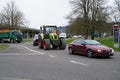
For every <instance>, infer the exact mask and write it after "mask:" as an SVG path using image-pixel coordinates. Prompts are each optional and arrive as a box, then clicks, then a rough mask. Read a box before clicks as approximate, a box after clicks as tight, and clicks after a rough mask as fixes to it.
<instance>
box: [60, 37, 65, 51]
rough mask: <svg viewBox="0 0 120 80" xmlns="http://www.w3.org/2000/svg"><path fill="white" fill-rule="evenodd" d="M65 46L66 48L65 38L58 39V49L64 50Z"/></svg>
mask: <svg viewBox="0 0 120 80" xmlns="http://www.w3.org/2000/svg"><path fill="white" fill-rule="evenodd" d="M65 48H66V43H65V40H64V39H61V40H60V46H59V49H60V50H64V49H65Z"/></svg>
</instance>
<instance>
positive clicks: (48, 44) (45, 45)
mask: <svg viewBox="0 0 120 80" xmlns="http://www.w3.org/2000/svg"><path fill="white" fill-rule="evenodd" d="M43 48H44V49H45V50H49V49H50V40H49V39H44V41H43Z"/></svg>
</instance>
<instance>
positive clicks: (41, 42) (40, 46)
mask: <svg viewBox="0 0 120 80" xmlns="http://www.w3.org/2000/svg"><path fill="white" fill-rule="evenodd" d="M38 46H39V48H43V40H42V39H41V36H40V37H39V39H38Z"/></svg>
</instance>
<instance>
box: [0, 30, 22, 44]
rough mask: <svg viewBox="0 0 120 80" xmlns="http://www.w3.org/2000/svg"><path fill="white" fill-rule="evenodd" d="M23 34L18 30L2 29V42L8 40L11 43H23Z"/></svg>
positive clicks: (0, 33) (0, 32) (0, 39)
mask: <svg viewBox="0 0 120 80" xmlns="http://www.w3.org/2000/svg"><path fill="white" fill-rule="evenodd" d="M22 38H23V34H22V32H21V31H16V30H0V42H1V43H3V42H5V41H8V42H10V43H14V42H18V43H21V42H22Z"/></svg>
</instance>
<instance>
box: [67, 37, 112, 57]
mask: <svg viewBox="0 0 120 80" xmlns="http://www.w3.org/2000/svg"><path fill="white" fill-rule="evenodd" d="M68 51H69V54H74V53H79V54H83V55H86V56H87V57H89V58H92V57H95V56H101V57H109V56H113V55H114V50H113V49H112V48H109V47H107V46H104V45H101V44H100V43H99V42H98V41H96V40H80V39H78V40H74V41H73V42H72V43H70V44H69V45H68Z"/></svg>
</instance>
